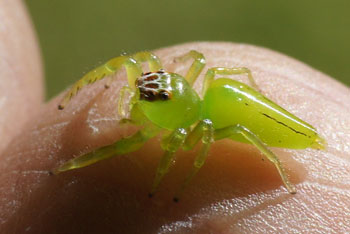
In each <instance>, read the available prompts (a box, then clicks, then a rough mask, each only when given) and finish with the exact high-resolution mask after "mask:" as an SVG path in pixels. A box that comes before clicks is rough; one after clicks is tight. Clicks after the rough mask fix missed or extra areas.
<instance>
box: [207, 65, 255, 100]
mask: <svg viewBox="0 0 350 234" xmlns="http://www.w3.org/2000/svg"><path fill="white" fill-rule="evenodd" d="M242 74H246V75H248V79H249V83H250V85H251V86H252V87H253V88H254V89H256V90H258V91H259V87H258V85H257V84H256V83H255V80H254V78H253V76H252V72H251V71H250V70H249V69H248V68H245V67H233V68H226V67H213V68H210V69H208V71H207V73H206V74H205V77H204V85H203V89H202V94H203V95H204V94H205V92H206V91H207V89H208V87H209V86H210V83H211V82H213V81H214V78H215V76H216V75H242Z"/></svg>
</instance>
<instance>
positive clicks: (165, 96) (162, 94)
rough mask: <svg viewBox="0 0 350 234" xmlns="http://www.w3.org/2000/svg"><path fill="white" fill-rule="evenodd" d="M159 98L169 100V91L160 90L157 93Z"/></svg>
mask: <svg viewBox="0 0 350 234" xmlns="http://www.w3.org/2000/svg"><path fill="white" fill-rule="evenodd" d="M159 98H160V99H161V100H163V101H166V100H169V99H170V93H169V92H168V91H165V90H164V91H161V92H160V93H159Z"/></svg>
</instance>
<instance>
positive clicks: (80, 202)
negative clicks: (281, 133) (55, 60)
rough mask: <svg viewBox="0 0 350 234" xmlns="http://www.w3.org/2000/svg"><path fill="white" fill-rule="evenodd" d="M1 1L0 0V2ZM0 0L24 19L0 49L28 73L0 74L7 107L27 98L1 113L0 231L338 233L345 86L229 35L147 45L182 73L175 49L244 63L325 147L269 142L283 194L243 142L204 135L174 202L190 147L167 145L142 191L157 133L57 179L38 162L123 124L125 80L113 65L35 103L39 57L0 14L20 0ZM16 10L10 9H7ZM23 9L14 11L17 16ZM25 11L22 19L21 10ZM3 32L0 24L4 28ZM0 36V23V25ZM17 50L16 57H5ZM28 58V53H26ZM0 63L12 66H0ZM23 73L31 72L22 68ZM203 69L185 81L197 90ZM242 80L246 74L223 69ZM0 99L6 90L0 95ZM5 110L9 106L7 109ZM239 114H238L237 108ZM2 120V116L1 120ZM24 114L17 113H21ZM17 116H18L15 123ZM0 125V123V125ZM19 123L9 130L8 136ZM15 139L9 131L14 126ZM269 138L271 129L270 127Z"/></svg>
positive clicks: (346, 132)
mask: <svg viewBox="0 0 350 234" xmlns="http://www.w3.org/2000/svg"><path fill="white" fill-rule="evenodd" d="M3 2H4V1H3ZM3 2H0V22H7V24H12V25H17V27H20V26H21V25H22V27H26V29H25V30H15V31H14V32H12V31H11V32H12V33H13V35H12V36H13V37H14V38H27V40H26V43H19V44H20V46H22V47H23V48H22V50H19V51H18V53H23V54H19V55H18V54H14V53H9V51H8V50H9V47H8V44H7V43H11V40H4V39H3V37H0V40H1V41H0V44H1V45H3V46H2V47H0V49H1V50H0V56H1V58H2V59H5V60H8V61H11V60H14V61H15V60H16V59H19V58H21V61H22V63H23V64H28V65H25V66H29V65H30V66H31V67H32V68H31V69H32V72H31V71H26V70H25V69H24V70H25V72H22V73H18V74H17V75H14V76H13V78H12V79H11V80H10V79H4V78H3V77H2V76H3V73H0V74H1V79H2V81H3V79H4V84H3V85H5V84H6V83H7V84H11V82H13V79H15V80H16V81H17V82H21V84H22V83H24V82H28V85H21V86H20V87H18V89H20V91H21V93H23V94H28V95H29V94H31V93H32V92H37V94H36V95H37V96H36V98H33V99H30V100H29V99H28V98H25V97H21V96H17V97H14V98H13V100H14V102H16V103H15V104H12V105H11V106H10V105H9V106H4V107H2V109H3V108H10V109H11V110H14V113H16V110H17V109H18V111H22V110H20V109H21V107H23V106H24V104H26V105H28V104H29V103H30V106H31V108H30V110H31V112H32V113H36V115H35V116H32V117H27V116H25V115H18V112H17V115H15V114H13V116H15V117H16V118H17V119H13V118H4V120H3V121H2V122H1V125H7V126H11V127H12V129H13V132H14V133H13V134H12V135H11V134H9V135H7V136H6V137H3V139H4V140H5V142H7V143H6V148H5V149H4V150H3V151H2V153H1V156H0V157H1V159H2V160H0V171H1V173H0V211H1V212H0V230H1V233H24V232H26V233H156V232H159V233H167V232H172V233H192V232H196V233H265V232H274V233H275V232H281V231H283V232H289V233H301V232H304V233H317V232H319V233H329V232H338V233H344V232H346V231H348V230H349V227H350V208H349V207H350V193H349V190H350V184H349V181H350V169H349V168H350V165H349V164H350V161H349V157H350V119H349V116H350V108H349V107H350V106H349V105H350V104H349V103H350V92H349V91H350V90H349V88H347V87H345V86H344V85H342V84H340V83H338V82H337V81H335V80H334V79H332V78H330V77H328V76H326V75H324V74H322V73H320V72H318V71H316V70H314V69H312V68H310V67H308V66H306V65H305V64H303V63H301V62H298V61H296V60H294V59H291V58H289V57H287V56H284V55H281V54H279V53H276V52H273V51H271V50H267V49H263V48H259V47H255V46H249V45H242V44H233V43H189V44H183V45H178V46H173V47H168V48H163V49H160V50H156V51H155V54H157V55H158V56H159V57H160V58H161V60H162V62H163V64H164V67H165V69H166V70H167V71H170V72H176V73H179V74H185V72H186V71H187V69H188V67H189V65H190V64H189V62H188V63H184V64H182V63H174V61H173V59H174V57H176V56H179V55H182V54H184V53H186V52H188V51H189V50H190V49H196V50H198V51H200V52H202V53H203V54H204V55H205V56H206V59H207V68H209V67H213V66H224V67H237V66H245V67H248V68H250V69H251V70H252V72H253V76H254V77H255V79H256V82H257V84H258V85H259V87H260V89H261V91H262V93H263V94H264V95H265V96H267V97H268V98H270V99H272V100H273V101H275V102H276V103H278V104H279V105H281V106H282V107H284V108H285V109H287V110H289V111H290V112H292V113H293V114H295V115H296V116H298V117H300V118H302V119H303V120H305V121H306V122H308V123H310V124H312V125H313V126H315V127H316V128H317V129H318V131H319V133H320V135H321V136H323V137H324V138H325V139H326V140H327V142H328V148H327V150H326V151H317V150H313V149H306V150H291V149H277V148H273V149H272V150H273V151H274V152H275V153H276V154H277V155H278V156H279V158H280V159H281V161H282V163H283V165H284V166H285V167H286V169H287V173H288V174H289V175H290V179H291V181H292V182H293V183H294V184H295V185H296V188H297V194H295V195H291V194H289V193H288V192H287V191H286V189H285V188H284V187H283V184H282V182H281V179H280V177H279V175H278V172H277V171H276V169H275V168H274V166H273V165H272V163H270V162H269V161H268V160H266V159H265V160H262V159H264V156H263V155H262V154H261V153H260V152H259V151H258V150H257V149H255V148H254V147H253V146H252V145H248V144H243V143H237V142H234V141H230V140H222V141H218V142H216V143H214V144H213V146H212V148H211V150H210V153H209V157H208V160H207V162H206V163H205V165H204V166H203V168H202V169H201V170H200V172H199V173H198V174H197V175H196V177H195V178H194V179H193V181H192V182H191V184H190V186H189V187H188V188H187V189H186V190H185V193H184V194H183V196H182V197H181V200H180V202H178V203H174V202H173V200H172V198H173V195H174V194H175V192H176V191H177V189H178V188H179V186H180V184H181V183H182V181H183V179H184V178H185V176H186V175H187V173H188V172H189V171H190V168H191V166H192V163H193V159H194V157H195V155H196V154H197V153H198V147H196V148H195V149H194V150H192V151H189V152H184V151H179V152H178V153H177V156H176V158H177V160H176V163H175V164H174V165H173V167H172V168H171V170H170V171H169V173H168V174H167V175H166V176H165V178H164V180H163V182H162V183H161V185H160V187H159V190H158V192H157V193H156V194H155V196H154V197H153V198H149V197H148V196H147V194H148V192H149V189H150V187H151V184H152V180H153V178H154V175H155V169H156V167H157V163H158V162H159V159H160V157H161V155H162V151H161V148H160V145H159V141H160V139H159V138H155V139H152V140H150V141H149V142H147V143H146V145H145V146H144V147H142V149H141V150H139V151H137V152H134V153H130V154H128V155H125V156H116V157H114V158H112V159H109V160H105V161H102V162H99V163H96V164H94V165H92V166H89V167H86V168H83V169H79V170H74V171H70V172H66V173H62V174H59V175H57V176H52V175H49V173H48V171H49V170H50V169H52V168H54V167H57V166H59V165H61V164H62V163H63V162H65V161H66V160H69V159H71V158H73V157H74V156H78V155H80V154H81V153H85V152H89V151H91V150H93V149H95V148H98V147H101V146H103V145H107V144H111V143H113V142H115V141H116V140H118V139H120V138H121V137H123V136H128V135H130V134H132V133H133V132H135V130H136V128H135V127H132V126H128V125H125V126H121V125H119V123H118V120H119V116H118V115H117V110H116V104H117V97H118V91H119V89H120V87H122V85H125V84H126V83H127V79H126V76H125V73H124V72H121V73H120V74H119V75H117V76H116V77H115V81H114V82H113V84H112V85H111V87H110V89H107V90H106V89H104V84H105V81H104V80H102V81H100V82H96V83H95V84H93V85H90V86H88V87H86V88H84V89H83V90H82V91H81V92H80V93H79V94H78V95H77V96H76V97H75V98H74V99H73V100H72V102H71V103H69V105H68V106H67V107H66V108H65V109H64V110H61V111H60V110H58V109H57V105H58V103H59V101H60V100H61V99H62V96H63V94H64V92H63V93H62V94H61V95H59V96H58V97H57V98H54V99H53V100H51V101H49V102H48V103H46V104H42V105H40V101H41V100H42V99H41V97H42V80H41V75H40V74H41V72H40V60H39V59H38V55H37V54H38V53H37V50H36V44H35V43H36V42H35V39H34V37H33V36H32V33H31V32H30V30H31V28H30V24H29V23H28V22H27V23H24V26H23V18H22V19H21V20H20V21H18V19H16V18H12V20H9V19H7V21H3V19H2V18H1V17H3V16H4V13H2V12H3V11H8V12H7V14H6V15H7V16H8V15H11V14H10V13H11V11H15V10H16V11H17V12H18V9H21V6H20V2H19V1H5V2H6V3H3ZM10 2H13V3H12V4H10V5H11V6H8V7H5V8H3V7H2V4H9V3H10ZM19 12H22V11H19ZM23 14H24V15H25V13H23ZM24 19H25V20H28V19H27V18H24ZM5 29H6V30H12V27H11V28H8V27H7V28H5ZM0 33H1V32H0ZM16 56H17V57H16ZM33 58H34V59H33ZM3 70H4V71H1V72H9V73H11V72H16V71H14V68H13V67H12V66H7V67H6V66H4V67H3ZM33 71H34V72H33ZM203 74H204V73H202V74H201V76H200V77H199V79H198V81H197V82H196V83H195V89H196V90H197V91H199V90H200V88H201V86H202V82H203ZM232 78H235V79H238V80H241V81H243V82H246V81H247V80H246V77H244V76H235V77H232ZM0 95H1V97H5V98H8V97H9V95H11V93H9V92H5V93H1V94H0ZM15 108H17V109H15ZM237 114H239V113H237ZM2 118H3V117H2ZM24 118H26V119H24ZM17 122H20V123H22V122H23V123H26V124H25V125H24V126H23V124H18V125H17V124H16V123H17ZM0 127H2V126H0ZM19 132H20V134H18V133H19ZM15 134H17V136H15V137H14V135H15ZM276 137H278V136H276Z"/></svg>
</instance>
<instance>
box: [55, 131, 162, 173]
mask: <svg viewBox="0 0 350 234" xmlns="http://www.w3.org/2000/svg"><path fill="white" fill-rule="evenodd" d="M158 132H159V128H158V127H155V126H152V125H150V126H147V127H145V128H144V129H142V130H140V131H138V132H136V133H135V134H134V135H132V136H130V137H127V138H123V139H121V140H119V141H117V142H115V143H114V144H111V145H107V146H104V147H101V148H99V149H97V150H94V151H92V152H90V153H87V154H84V155H81V156H79V157H76V158H73V159H71V160H69V161H68V162H66V163H64V164H63V165H61V166H59V167H58V168H55V169H54V170H52V171H51V173H52V174H59V173H61V172H64V171H68V170H73V169H77V168H82V167H86V166H89V165H91V164H94V163H96V162H99V161H101V160H104V159H107V158H111V157H113V156H116V155H123V154H127V153H130V152H134V151H136V150H138V149H139V148H141V146H143V144H144V143H145V142H146V141H147V140H149V139H150V138H152V137H154V136H156V135H157V134H158Z"/></svg>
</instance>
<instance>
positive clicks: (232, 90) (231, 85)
mask: <svg viewBox="0 0 350 234" xmlns="http://www.w3.org/2000/svg"><path fill="white" fill-rule="evenodd" d="M202 118H203V119H210V120H211V121H212V122H213V126H214V128H215V129H219V128H224V127H227V126H231V125H236V124H240V125H243V126H245V127H246V128H248V129H249V130H250V131H252V132H254V133H255V135H256V136H257V137H259V138H260V140H261V141H263V142H264V143H265V144H266V145H268V146H275V147H283V148H293V149H303V148H308V147H310V146H312V145H313V144H314V143H315V142H317V141H318V140H319V137H318V134H317V132H316V129H315V128H314V127H312V126H311V125H309V124H307V123H306V122H304V121H302V120H301V119H299V118H298V117H296V116H294V115H293V114H291V113H289V112H288V111H286V110H284V109H283V108H282V107H280V106H278V105H277V104H275V103H274V102H272V101H270V100H269V99H267V98H266V97H264V96H263V95H262V94H260V93H259V92H257V91H255V90H254V89H252V88H251V87H249V86H247V85H245V84H243V83H241V82H238V81H235V80H232V79H225V78H220V79H217V80H215V81H213V82H212V83H211V85H210V86H209V88H208V90H207V92H206V93H205V96H204V100H203V113H202ZM230 138H231V139H233V140H236V141H241V142H246V143H249V141H247V139H246V138H244V137H243V136H241V135H234V136H231V137H230Z"/></svg>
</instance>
